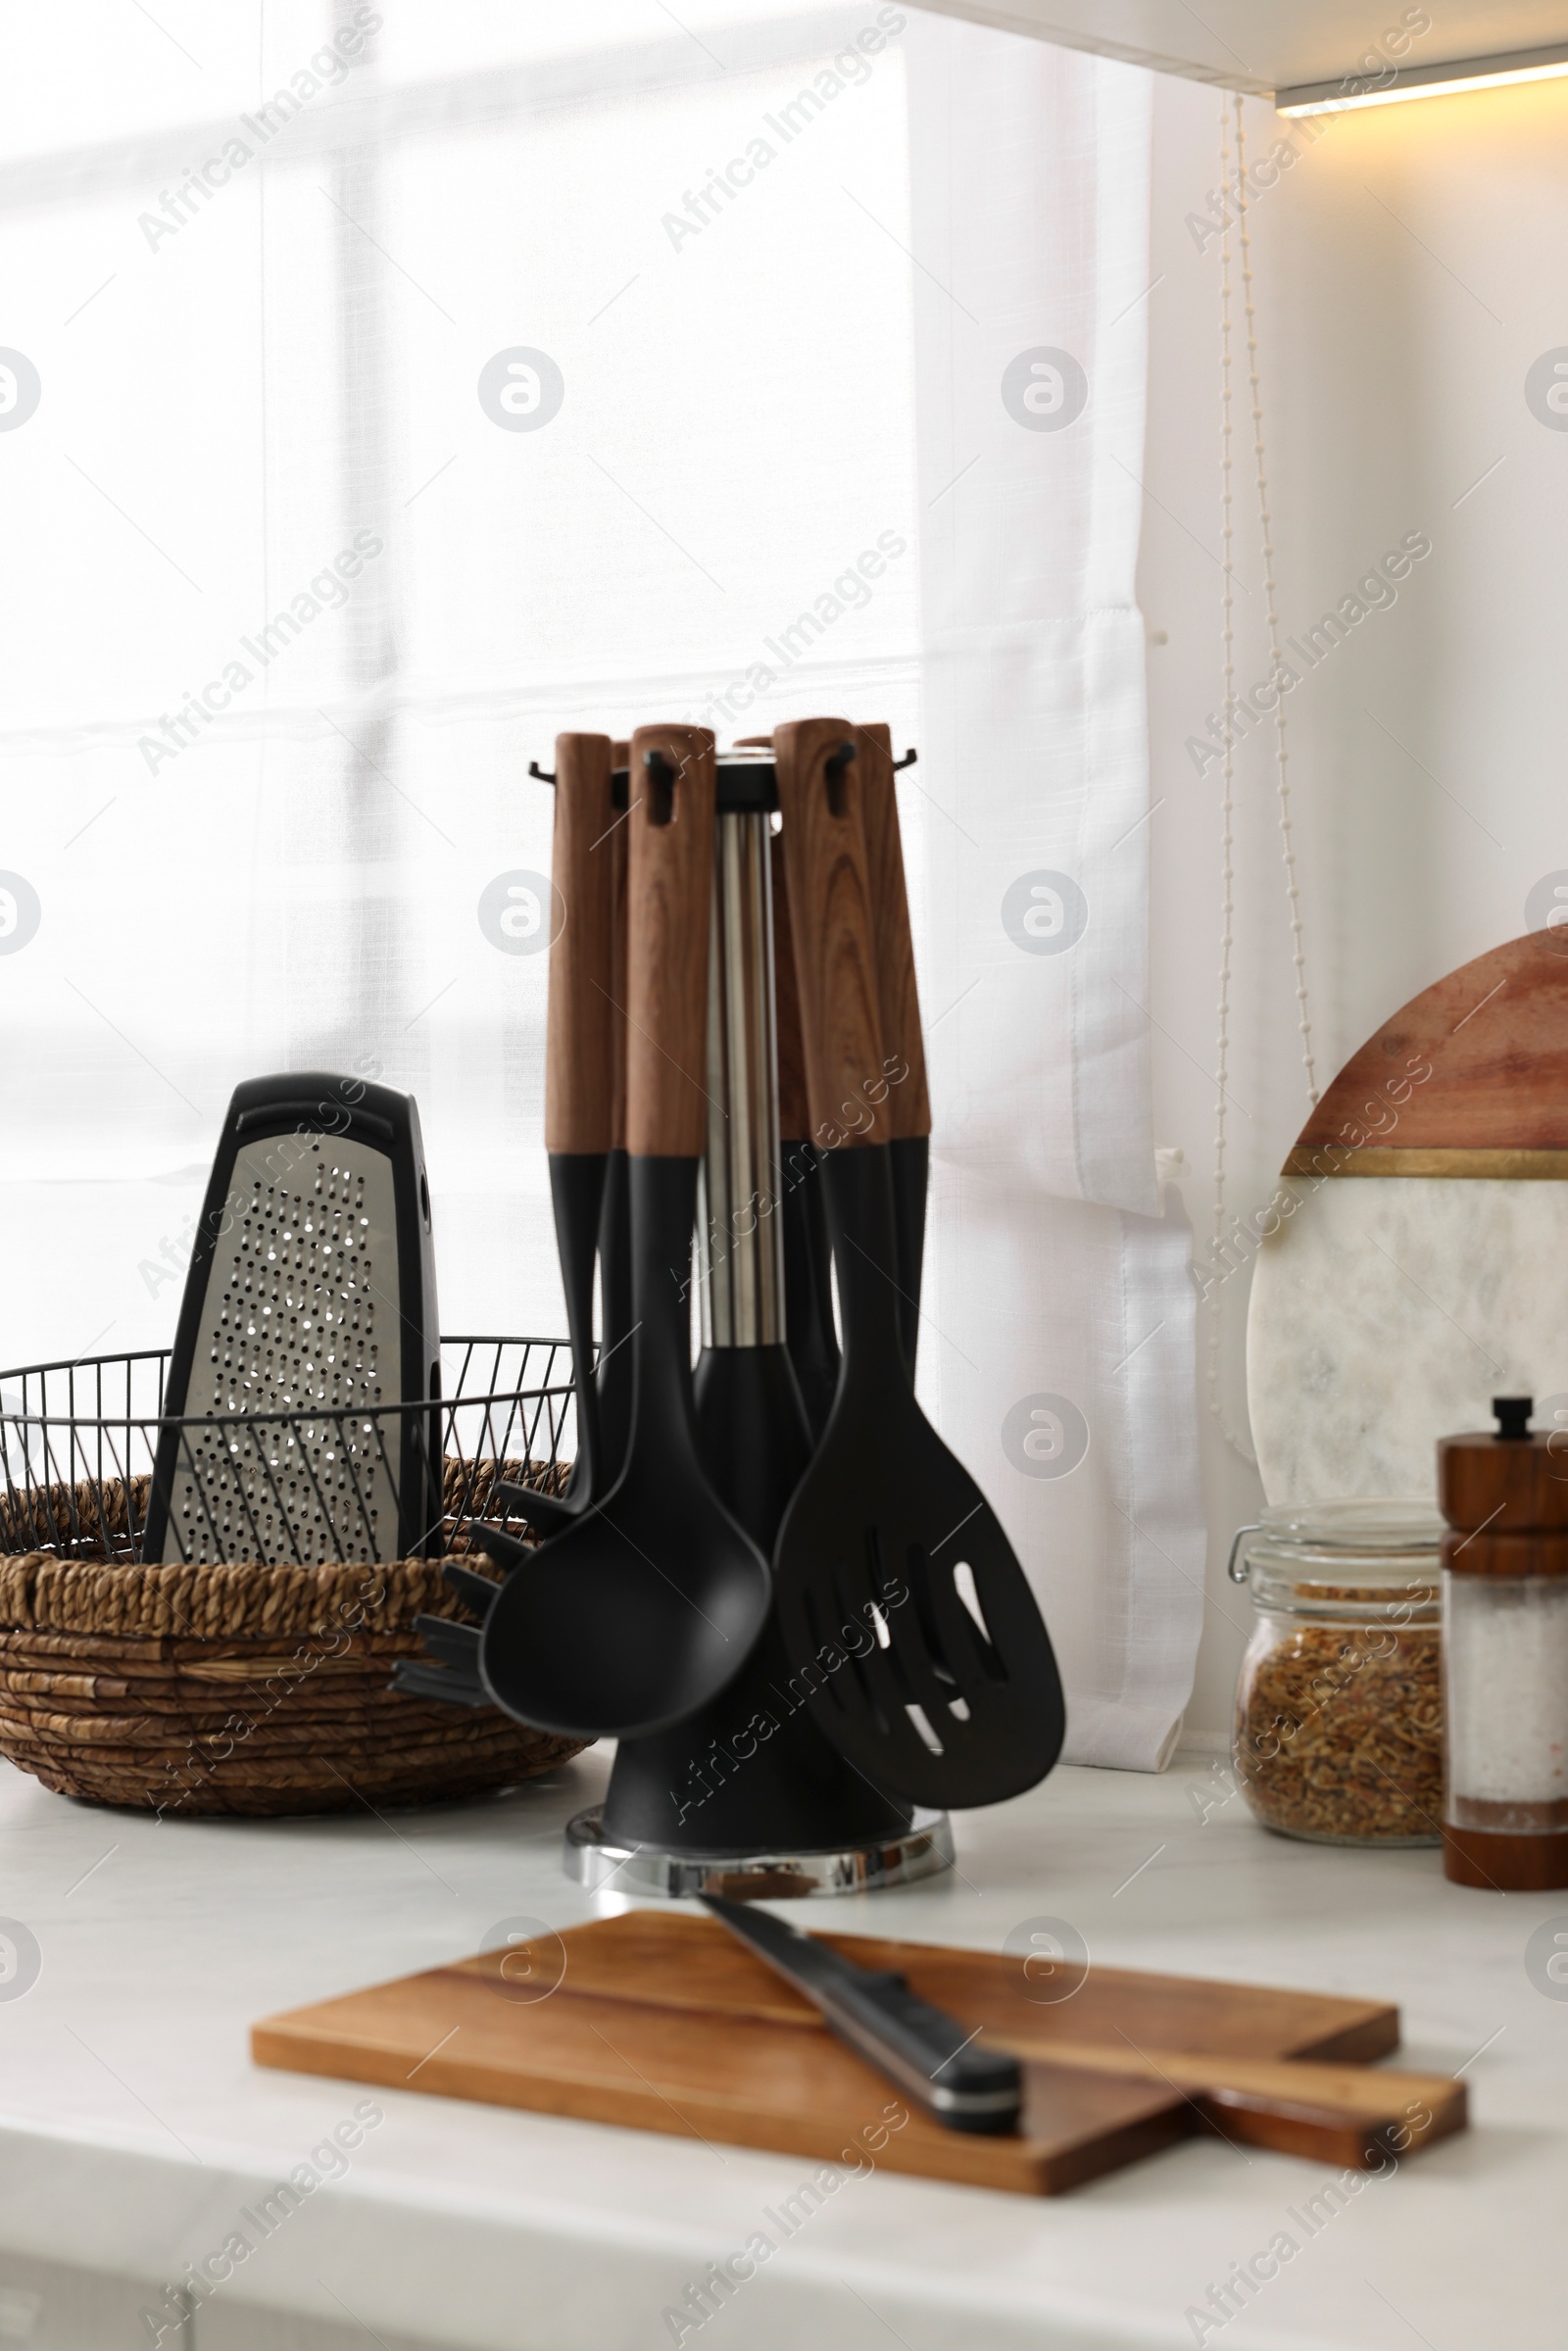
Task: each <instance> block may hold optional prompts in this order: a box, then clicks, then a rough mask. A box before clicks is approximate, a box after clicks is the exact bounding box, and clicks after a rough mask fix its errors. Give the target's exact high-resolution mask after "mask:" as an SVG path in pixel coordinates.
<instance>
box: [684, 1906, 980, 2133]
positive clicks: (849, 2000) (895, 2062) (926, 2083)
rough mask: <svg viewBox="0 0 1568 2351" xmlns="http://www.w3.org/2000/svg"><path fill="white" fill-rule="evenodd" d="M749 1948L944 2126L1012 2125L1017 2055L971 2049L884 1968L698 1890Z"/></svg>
mask: <svg viewBox="0 0 1568 2351" xmlns="http://www.w3.org/2000/svg"><path fill="white" fill-rule="evenodd" d="M697 1899H698V1900H699V1901H700V1902H701V1903H702V1904H703V1906H704V1908H705V1909H707V1910H709V1911H710V1912H711V1914H712V1916H713V1917H714V1918H716V1919H717V1920H718V1921H719V1923H720V1924H721V1925H722V1926H724V1927H727V1928H728V1930H729V1932H730V1933H731V1935H734V1936H735V1937H736V1939H737V1940H738V1941H740V1942H743V1943H745V1945H746V1946H747V1948H748V1950H750V1951H753V1952H755V1953H756V1954H757V1956H758V1958H759V1959H763V1960H765V1961H766V1962H767V1965H768V1966H769V1967H770V1968H772V1969H773V1970H774V1971H775V1973H776V1974H778V1975H780V1976H782V1977H783V1978H784V1980H785V1982H786V1983H788V1984H793V1985H794V1986H795V1988H796V1990H797V1991H799V1992H803V1993H804V1994H805V1996H806V1997H807V1999H809V2001H810V2002H811V2004H812V2006H813V2007H815V2008H817V2009H819V2010H820V2011H821V2014H822V2017H823V2019H824V2021H825V2023H826V2024H827V2025H828V2026H829V2028H830V2029H831V2031H833V2032H834V2033H837V2034H838V2036H839V2038H840V2040H842V2041H845V2042H847V2043H848V2044H849V2046H850V2047H851V2048H852V2049H854V2050H855V2052H856V2054H857V2055H858V2056H859V2057H863V2058H864V2059H865V2061H866V2063H867V2064H868V2065H874V2066H875V2067H876V2069H877V2071H878V2072H879V2073H881V2074H885V2075H886V2076H887V2078H888V2080H889V2081H890V2082H894V2083H896V2084H897V2086H898V2087H899V2088H900V2089H902V2090H904V2091H905V2092H907V2095H908V2096H909V2097H911V2098H913V2099H914V2100H915V2102H916V2103H917V2104H918V2105H919V2106H921V2107H923V2108H924V2110H925V2112H926V2113H927V2114H929V2115H930V2116H931V2118H932V2120H933V2121H934V2122H938V2123H941V2124H942V2125H943V2127H944V2128H945V2129H946V2130H949V2131H1013V2130H1015V2129H1016V2128H1017V2123H1018V2110H1019V2107H1020V2105H1021V2103H1022V2097H1023V2076H1022V2073H1021V2070H1020V2068H1019V2065H1018V2061H1017V2059H1016V2058H1015V2057H1010V2056H1007V2055H1006V2054H1005V2053H1004V2052H1002V2051H1000V2050H991V2049H978V2048H976V2047H975V2045H974V2043H975V2038H976V2035H975V2034H974V2033H965V2032H964V2029H963V2027H962V2026H961V2025H960V2024H959V2023H958V2022H957V2020H956V2018H955V2017H951V2016H949V2015H948V2014H947V2013H946V2011H945V2010H943V2009H941V2008H934V2007H933V2006H932V2005H931V2003H930V2001H929V2000H922V1999H921V1998H920V1997H919V1995H918V1994H917V1993H915V1992H912V1991H910V1989H909V1987H908V1984H907V1983H906V1982H905V1979H904V1978H903V1977H902V1976H900V1975H897V1974H895V1973H894V1972H893V1971H892V1970H891V1969H885V1970H884V1969H877V1970H872V1969H870V1968H861V1967H857V1966H856V1965H855V1964H854V1962H853V1961H852V1960H848V1959H843V1958H841V1957H840V1956H839V1954H838V1952H837V1951H834V1950H832V1949H830V1948H829V1946H828V1945H827V1944H826V1943H824V1942H822V1941H819V1940H818V1938H817V1937H816V1936H815V1935H808V1934H806V1933H804V1932H803V1930H802V1929H801V1928H799V1927H792V1926H789V1925H787V1924H786V1922H785V1921H784V1920H783V1919H776V1918H774V1917H773V1916H772V1914H771V1913H770V1912H769V1911H766V1910H759V1909H757V1908H756V1907H755V1906H754V1905H753V1904H751V1903H748V1902H730V1901H726V1900H725V1898H724V1897H723V1896H722V1895H721V1894H706V1893H704V1894H699V1895H698V1897H697Z"/></svg>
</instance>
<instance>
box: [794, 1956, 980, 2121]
mask: <svg viewBox="0 0 1568 2351" xmlns="http://www.w3.org/2000/svg"><path fill="white" fill-rule="evenodd" d="M812 1996H813V1998H814V1999H816V2000H817V2002H818V2003H819V2005H820V2007H821V2010H822V2014H823V2016H824V2017H825V2018H826V2020H827V2022H828V2023H829V2024H830V2025H831V2026H832V2028H833V2030H834V2031H835V2032H836V2033H838V2034H839V2035H840V2037H841V2038H842V2039H844V2040H847V2041H848V2042H849V2043H850V2044H851V2046H852V2047H853V2048H855V2049H857V2050H858V2052H859V2054H860V2055H861V2056H862V2057H864V2058H866V2059H867V2060H868V2062H869V2063H870V2064H872V2065H874V2066H876V2067H877V2068H878V2070H879V2071H880V2072H882V2073H884V2074H886V2075H887V2076H888V2078H889V2080H890V2081H892V2082H896V2083H897V2084H898V2086H899V2087H900V2088H901V2089H903V2090H906V2091H907V2093H908V2095H909V2096H910V2097H911V2098H914V2099H915V2100H917V2101H918V2103H919V2104H920V2105H921V2106H923V2107H924V2108H925V2109H926V2111H927V2113H928V2114H930V2115H931V2116H932V2117H933V2119H934V2120H935V2121H937V2122H939V2123H941V2124H943V2125H945V2127H946V2128H947V2129H948V2130H950V2131H1011V2130H1013V2129H1014V2128H1015V2127H1016V2124H1017V2120H1018V2109H1019V2106H1020V2104H1021V2102H1022V2075H1021V2073H1020V2071H1019V2066H1018V2060H1017V2059H1016V2058H1015V2057H1009V2056H1007V2055H1005V2053H1003V2052H1001V2051H997V2050H991V2049H982V2048H980V2047H978V2046H977V2045H976V2042H975V2038H974V2036H973V2035H972V2034H967V2033H965V2032H964V2029H963V2027H962V2026H961V2025H960V2024H959V2023H958V2022H957V2020H956V2018H955V2017H951V2016H949V2015H947V2014H946V2013H945V2011H944V2010H942V2009H940V2008H933V2007H932V2005H931V2003H930V2001H929V2000H922V1999H921V1998H920V1996H919V1994H918V1993H917V1992H912V1991H910V1989H909V1987H908V1985H907V1983H906V1982H905V1980H904V1978H903V1977H902V1976H899V1975H894V1974H892V1973H891V1972H888V1973H875V1974H873V1973H872V1972H871V1971H870V1970H869V1969H867V1970H865V1971H863V1972H862V1974H861V1978H860V1981H859V1982H858V1983H849V1982H839V1983H835V1984H832V1985H831V1986H828V1985H820V1986H818V1987H817V1988H816V1989H815V1991H814V1992H813V1994H812Z"/></svg>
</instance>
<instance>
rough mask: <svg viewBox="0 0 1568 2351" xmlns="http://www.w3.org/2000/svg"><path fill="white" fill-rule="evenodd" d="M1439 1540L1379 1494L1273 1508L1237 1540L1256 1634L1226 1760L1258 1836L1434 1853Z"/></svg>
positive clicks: (1422, 1508) (1438, 1801)
mask: <svg viewBox="0 0 1568 2351" xmlns="http://www.w3.org/2000/svg"><path fill="white" fill-rule="evenodd" d="M1443 1535H1444V1522H1443V1520H1442V1518H1441V1517H1440V1516H1439V1514H1438V1512H1437V1510H1436V1509H1435V1508H1434V1507H1433V1505H1432V1504H1431V1503H1430V1502H1425V1501H1421V1500H1417V1499H1413V1498H1412V1499H1406V1498H1403V1497H1390V1498H1387V1499H1374V1498H1368V1499H1355V1500H1349V1501H1335V1502H1320V1503H1316V1504H1312V1505H1307V1504H1290V1505H1279V1506H1274V1507H1271V1508H1268V1509H1265V1511H1264V1512H1263V1514H1262V1517H1261V1519H1260V1520H1259V1522H1258V1524H1257V1525H1255V1526H1251V1527H1244V1528H1243V1529H1242V1530H1241V1532H1240V1533H1239V1534H1238V1536H1237V1537H1236V1540H1235V1542H1234V1543H1233V1544H1232V1545H1231V1557H1230V1573H1231V1576H1232V1579H1233V1581H1234V1582H1236V1583H1238V1584H1246V1585H1248V1586H1249V1587H1250V1591H1251V1594H1252V1603H1253V1606H1254V1608H1255V1610H1256V1622H1255V1624H1254V1626H1253V1629H1252V1636H1251V1640H1250V1642H1249V1644H1248V1648H1247V1654H1246V1656H1245V1657H1244V1658H1243V1660H1242V1669H1241V1674H1240V1677H1239V1679H1238V1682H1237V1687H1236V1717H1235V1729H1234V1734H1233V1738H1232V1759H1233V1763H1234V1767H1235V1772H1236V1777H1237V1781H1238V1784H1239V1785H1240V1787H1241V1788H1242V1791H1243V1794H1244V1795H1245V1797H1246V1799H1247V1802H1248V1805H1249V1806H1250V1810H1251V1811H1252V1813H1253V1814H1254V1815H1255V1816H1256V1818H1257V1819H1258V1820H1260V1821H1261V1822H1262V1823H1263V1825H1264V1827H1265V1828H1268V1829H1274V1830H1277V1831H1278V1832H1279V1833H1280V1834H1281V1835H1282V1836H1285V1837H1306V1838H1308V1839H1310V1840H1311V1841H1313V1842H1315V1843H1319V1844H1339V1845H1435V1844H1439V1843H1441V1841H1442V1824H1443V1684H1442V1661H1441V1637H1442V1575H1441V1565H1442V1560H1441V1544H1442V1540H1443Z"/></svg>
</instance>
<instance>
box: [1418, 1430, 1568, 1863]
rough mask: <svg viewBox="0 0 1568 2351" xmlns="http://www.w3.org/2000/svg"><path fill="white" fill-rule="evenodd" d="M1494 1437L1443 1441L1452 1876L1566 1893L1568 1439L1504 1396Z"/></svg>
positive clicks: (1446, 1851)
mask: <svg viewBox="0 0 1568 2351" xmlns="http://www.w3.org/2000/svg"><path fill="white" fill-rule="evenodd" d="M1492 1408H1493V1411H1494V1412H1495V1415H1496V1419H1497V1427H1496V1431H1495V1433H1493V1432H1491V1431H1487V1430H1480V1431H1477V1432H1476V1433H1475V1434H1473V1435H1470V1436H1464V1437H1444V1438H1440V1440H1439V1442H1438V1499H1439V1502H1440V1504H1441V1505H1442V1509H1443V1515H1444V1517H1445V1518H1446V1521H1447V1523H1448V1528H1449V1532H1448V1534H1447V1535H1446V1536H1445V1538H1444V1543H1443V1569H1444V1575H1443V1646H1444V1682H1445V1702H1446V1717H1447V1739H1448V1755H1447V1772H1446V1789H1445V1797H1444V1820H1443V1867H1444V1874H1445V1875H1446V1877H1448V1878H1451V1879H1452V1880H1453V1881H1454V1883H1455V1884H1456V1885H1459V1886H1482V1887H1491V1888H1493V1889H1495V1891H1497V1892H1501V1893H1518V1892H1532V1891H1536V1890H1540V1889H1543V1888H1545V1887H1549V1886H1568V1440H1565V1439H1564V1437H1563V1434H1562V1432H1561V1431H1560V1430H1554V1431H1552V1432H1550V1433H1549V1434H1548V1433H1546V1432H1543V1431H1538V1432H1536V1433H1535V1434H1532V1433H1531V1429H1530V1415H1531V1412H1532V1410H1533V1409H1534V1404H1533V1400H1532V1398H1531V1397H1529V1396H1496V1397H1495V1398H1494V1400H1493V1406H1492Z"/></svg>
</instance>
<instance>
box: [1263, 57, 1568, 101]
mask: <svg viewBox="0 0 1568 2351" xmlns="http://www.w3.org/2000/svg"><path fill="white" fill-rule="evenodd" d="M1564 75H1568V51H1552V50H1540V49H1537V50H1529V51H1526V52H1525V53H1524V54H1523V55H1522V56H1519V57H1514V58H1508V57H1478V58H1475V59H1465V60H1461V61H1459V62H1457V63H1456V64H1454V65H1452V66H1435V67H1427V68H1426V69H1425V70H1424V71H1423V70H1422V69H1421V68H1419V67H1416V68H1411V69H1409V70H1407V71H1405V72H1402V73H1393V74H1391V75H1390V76H1389V79H1388V80H1387V82H1386V83H1385V84H1384V85H1383V86H1382V88H1380V89H1364V88H1357V87H1356V83H1357V80H1358V78H1359V77H1358V76H1357V75H1356V74H1354V73H1347V74H1346V76H1345V78H1344V80H1343V81H1323V82H1314V83H1312V84H1310V85H1308V86H1307V87H1305V88H1302V89H1297V90H1277V91H1276V92H1275V95H1274V106H1275V111H1276V112H1277V113H1279V114H1282V115H1293V116H1295V115H1338V114H1346V113H1348V111H1349V110H1350V109H1351V108H1352V107H1358V106H1397V105H1399V104H1400V103H1401V101H1407V100H1409V99H1412V98H1447V97H1451V96H1452V95H1453V94H1454V93H1455V92H1457V91H1459V90H1498V89H1504V88H1506V87H1508V86H1510V85H1511V84H1512V83H1514V82H1520V81H1560V80H1561V79H1562V78H1563V77H1564Z"/></svg>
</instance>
